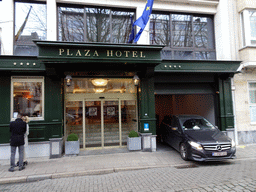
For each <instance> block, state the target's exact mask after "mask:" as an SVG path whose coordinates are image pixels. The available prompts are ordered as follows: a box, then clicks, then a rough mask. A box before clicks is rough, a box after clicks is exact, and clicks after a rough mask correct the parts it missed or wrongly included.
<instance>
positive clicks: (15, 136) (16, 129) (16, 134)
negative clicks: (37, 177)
mask: <svg viewBox="0 0 256 192" xmlns="http://www.w3.org/2000/svg"><path fill="white" fill-rule="evenodd" d="M10 132H11V143H10V145H11V168H10V169H9V171H11V172H13V171H14V167H15V154H16V148H17V147H18V148H19V171H21V170H23V169H25V167H24V166H23V153H24V152H23V151H24V134H25V132H26V122H24V121H23V120H22V119H21V115H20V114H18V115H17V119H16V120H15V121H12V122H11V123H10Z"/></svg>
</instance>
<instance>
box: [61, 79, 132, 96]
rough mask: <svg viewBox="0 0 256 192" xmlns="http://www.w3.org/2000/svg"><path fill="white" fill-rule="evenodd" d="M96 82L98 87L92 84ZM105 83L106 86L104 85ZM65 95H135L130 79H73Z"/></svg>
mask: <svg viewBox="0 0 256 192" xmlns="http://www.w3.org/2000/svg"><path fill="white" fill-rule="evenodd" d="M92 80H96V81H97V82H99V84H100V85H97V84H95V81H94V84H95V85H94V84H93V81H92ZM104 81H106V85H105V84H104ZM66 91H67V93H74V94H79V93H135V92H136V87H135V85H134V83H133V80H132V79H101V78H99V79H89V78H82V79H80V78H73V79H72V83H71V85H70V86H69V87H67V89H66Z"/></svg>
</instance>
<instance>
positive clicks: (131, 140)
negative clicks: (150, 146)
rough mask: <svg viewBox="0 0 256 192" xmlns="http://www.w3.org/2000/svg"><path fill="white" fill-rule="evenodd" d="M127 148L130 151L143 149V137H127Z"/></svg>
mask: <svg viewBox="0 0 256 192" xmlns="http://www.w3.org/2000/svg"><path fill="white" fill-rule="evenodd" d="M127 148H128V150H129V151H137V150H141V137H127Z"/></svg>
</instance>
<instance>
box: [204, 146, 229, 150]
mask: <svg viewBox="0 0 256 192" xmlns="http://www.w3.org/2000/svg"><path fill="white" fill-rule="evenodd" d="M203 148H204V150H206V151H224V150H228V149H230V148H231V144H213V145H203Z"/></svg>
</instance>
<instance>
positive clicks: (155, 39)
mask: <svg viewBox="0 0 256 192" xmlns="http://www.w3.org/2000/svg"><path fill="white" fill-rule="evenodd" d="M149 31H150V44H151V45H166V46H167V45H169V31H170V30H169V15H160V14H151V15H150V30H149Z"/></svg>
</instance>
